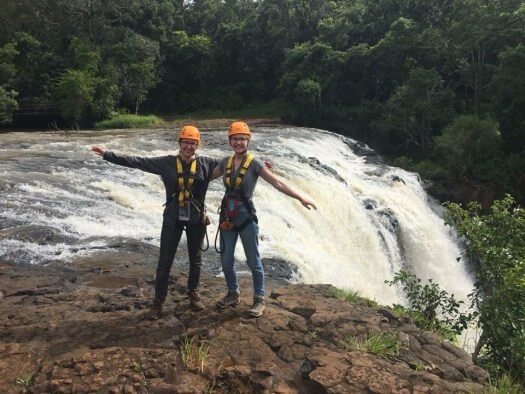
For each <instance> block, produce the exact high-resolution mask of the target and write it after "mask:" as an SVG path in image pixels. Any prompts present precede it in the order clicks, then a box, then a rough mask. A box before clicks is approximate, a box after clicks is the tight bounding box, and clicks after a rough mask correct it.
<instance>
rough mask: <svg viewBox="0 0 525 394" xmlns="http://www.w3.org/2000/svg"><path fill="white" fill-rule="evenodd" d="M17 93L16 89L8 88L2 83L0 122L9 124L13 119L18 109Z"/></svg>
mask: <svg viewBox="0 0 525 394" xmlns="http://www.w3.org/2000/svg"><path fill="white" fill-rule="evenodd" d="M17 95H18V93H17V92H15V91H14V90H6V89H5V88H4V86H1V85H0V124H8V123H11V121H12V120H13V113H14V112H15V111H16V110H17V109H18V102H17V101H16V97H17Z"/></svg>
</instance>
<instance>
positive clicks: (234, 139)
mask: <svg viewBox="0 0 525 394" xmlns="http://www.w3.org/2000/svg"><path fill="white" fill-rule="evenodd" d="M248 140H249V138H246V137H231V138H230V141H231V142H233V143H236V142H246V141H248Z"/></svg>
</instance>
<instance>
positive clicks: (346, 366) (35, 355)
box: [0, 251, 488, 393]
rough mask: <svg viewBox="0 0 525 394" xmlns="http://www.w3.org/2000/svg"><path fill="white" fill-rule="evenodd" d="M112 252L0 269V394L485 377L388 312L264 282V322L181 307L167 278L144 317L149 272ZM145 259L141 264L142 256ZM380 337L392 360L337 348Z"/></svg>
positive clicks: (343, 389)
mask: <svg viewBox="0 0 525 394" xmlns="http://www.w3.org/2000/svg"><path fill="white" fill-rule="evenodd" d="M143 257H144V253H142V254H141V253H134V252H131V251H119V252H118V253H116V252H115V253H101V254H99V255H98V256H93V257H89V258H83V259H78V260H76V261H75V262H73V263H72V264H71V265H68V266H64V265H62V264H57V263H52V264H48V265H46V266H25V267H15V266H13V265H10V264H9V263H7V262H4V263H0V387H1V391H2V392H8V393H17V392H27V393H87V392H97V393H98V392H102V393H145V392H151V393H210V392H214V393H252V392H265V393H324V392H327V393H453V392H454V393H456V392H466V393H475V392H481V391H482V390H483V386H482V385H483V384H484V383H485V382H486V380H487V379H488V374H487V373H486V372H485V371H484V370H482V369H480V368H478V367H476V366H474V365H473V364H472V362H471V360H470V358H469V356H468V355H467V354H466V353H465V352H464V351H463V350H461V349H459V348H457V347H455V346H453V345H452V344H450V343H447V342H443V341H441V340H440V339H439V338H437V337H436V336H435V335H433V334H432V333H429V332H425V331H421V330H420V329H418V328H416V327H415V326H414V325H412V324H411V323H410V322H409V321H404V320H399V319H397V318H396V317H395V316H394V315H393V314H392V313H391V312H390V311H389V310H388V309H387V308H382V307H367V306H363V305H356V304H352V303H349V302H345V301H341V300H339V299H336V298H334V297H333V296H332V291H331V290H332V288H331V286H327V285H289V284H288V285H282V284H279V283H269V284H268V297H267V307H266V311H265V314H264V315H263V316H262V317H260V318H258V319H250V318H247V317H246V316H245V314H244V311H245V310H246V309H247V305H248V304H249V303H250V301H251V299H250V298H251V280H250V278H249V277H246V278H243V279H242V280H241V296H242V299H243V302H242V303H241V304H240V305H239V306H237V307H236V308H230V309H228V310H224V311H221V310H218V309H216V308H215V306H214V304H215V301H216V300H217V299H218V298H219V297H221V296H222V295H223V292H224V281H223V279H222V278H216V277H211V276H209V275H205V276H204V277H203V279H202V282H201V283H202V285H201V294H202V296H203V300H204V302H205V303H206V304H207V305H208V306H207V308H206V309H205V310H203V311H199V312H193V311H191V310H190V309H189V306H188V300H187V298H186V296H185V295H184V291H185V282H186V276H185V274H184V273H183V272H182V273H180V272H173V273H172V281H171V282H170V289H171V294H170V295H169V296H168V300H167V304H166V308H165V313H164V316H163V317H162V318H161V319H159V320H148V319H147V305H148V303H149V301H150V297H151V292H152V285H153V278H154V264H152V263H151V262H150V263H148V264H145V263H144V258H143ZM150 260H151V259H150ZM381 333H384V334H390V336H391V337H394V338H396V341H397V343H398V345H399V349H400V350H399V353H398V354H397V355H384V354H371V353H367V352H365V351H357V350H350V349H349V347H347V346H344V341H345V338H346V339H348V338H351V337H353V338H357V339H363V340H364V339H367V338H370V337H373V336H374V335H378V334H381Z"/></svg>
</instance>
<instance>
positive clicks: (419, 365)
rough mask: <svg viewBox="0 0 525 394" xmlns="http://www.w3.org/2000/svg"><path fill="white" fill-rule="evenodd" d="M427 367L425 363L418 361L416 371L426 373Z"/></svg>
mask: <svg viewBox="0 0 525 394" xmlns="http://www.w3.org/2000/svg"><path fill="white" fill-rule="evenodd" d="M426 368H427V367H426V365H425V363H423V362H421V361H418V362H417V364H416V365H415V367H414V369H415V370H416V371H418V372H421V371H424V370H425V369H426Z"/></svg>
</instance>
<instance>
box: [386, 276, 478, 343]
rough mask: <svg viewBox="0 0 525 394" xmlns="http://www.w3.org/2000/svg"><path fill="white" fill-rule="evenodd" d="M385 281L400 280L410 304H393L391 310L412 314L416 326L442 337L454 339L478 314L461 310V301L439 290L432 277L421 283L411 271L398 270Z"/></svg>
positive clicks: (398, 282)
mask: <svg viewBox="0 0 525 394" xmlns="http://www.w3.org/2000/svg"><path fill="white" fill-rule="evenodd" d="M385 283H388V284H389V285H390V286H393V285H396V284H400V285H401V286H402V288H403V291H404V293H405V295H406V297H407V299H408V302H409V304H410V306H409V307H408V308H405V307H403V306H401V305H397V304H394V305H393V307H394V310H396V311H397V312H398V313H402V314H406V315H408V316H410V317H411V318H413V319H414V323H415V324H416V326H418V327H419V328H422V329H424V330H430V331H434V332H436V333H437V334H440V335H441V336H442V337H444V338H445V339H449V340H453V339H454V337H455V335H457V334H460V333H461V332H462V331H463V330H464V329H465V328H467V326H468V325H469V324H470V323H471V322H473V321H474V319H475V318H476V316H477V312H471V313H464V312H460V311H459V307H460V306H461V304H463V301H458V300H456V299H455V298H454V295H449V294H448V293H447V292H446V291H445V290H441V289H440V288H439V285H438V284H437V283H434V282H433V281H432V279H429V280H428V283H427V284H425V285H422V284H421V279H419V278H418V277H417V276H415V275H414V274H412V273H410V272H407V271H399V272H396V274H395V275H394V279H393V280H391V281H388V280H386V281H385Z"/></svg>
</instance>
